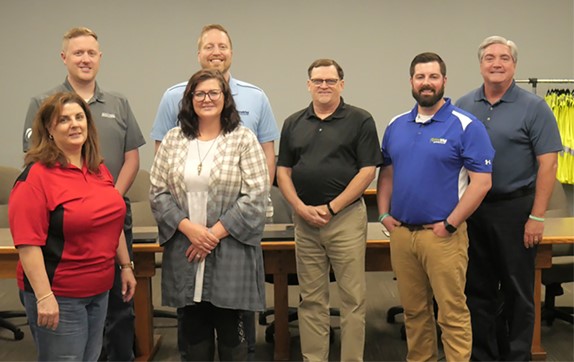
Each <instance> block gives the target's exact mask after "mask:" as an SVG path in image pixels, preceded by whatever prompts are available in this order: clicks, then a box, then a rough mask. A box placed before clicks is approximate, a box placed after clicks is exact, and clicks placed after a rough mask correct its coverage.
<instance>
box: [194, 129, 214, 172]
mask: <svg viewBox="0 0 574 362" xmlns="http://www.w3.org/2000/svg"><path fill="white" fill-rule="evenodd" d="M218 138H219V135H218V136H217V137H215V139H214V140H213V142H211V146H209V149H208V150H207V152H206V153H205V155H203V158H202V157H201V153H200V152H199V139H196V140H195V141H196V145H197V156H198V157H199V164H198V165H197V176H199V175H201V169H202V168H203V161H204V160H205V158H206V157H207V155H208V154H209V151H211V149H212V148H213V145H214V144H215V143H216V141H217V139H218Z"/></svg>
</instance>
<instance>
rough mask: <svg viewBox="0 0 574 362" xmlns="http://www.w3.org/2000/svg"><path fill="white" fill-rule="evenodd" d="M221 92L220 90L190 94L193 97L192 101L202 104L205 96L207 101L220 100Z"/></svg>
mask: <svg viewBox="0 0 574 362" xmlns="http://www.w3.org/2000/svg"><path fill="white" fill-rule="evenodd" d="M222 93H223V92H222V91H221V90H220V89H212V90H210V91H207V92H204V91H197V92H193V93H191V94H192V95H193V100H194V101H196V102H203V101H204V100H205V96H208V97H209V99H211V100H212V101H216V100H218V99H219V98H221V94H222Z"/></svg>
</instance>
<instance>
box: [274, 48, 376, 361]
mask: <svg viewBox="0 0 574 362" xmlns="http://www.w3.org/2000/svg"><path fill="white" fill-rule="evenodd" d="M308 76H309V79H308V80H307V89H308V90H309V92H310V93H311V98H312V102H311V104H310V105H309V106H308V107H307V108H305V109H303V110H301V111H299V112H296V113H294V114H293V115H291V116H290V117H288V118H287V119H286V120H285V123H284V125H283V130H282V131H281V142H280V144H279V159H278V162H277V182H278V184H279V188H280V189H281V192H282V193H283V195H284V196H285V198H286V199H287V201H288V202H289V203H290V204H291V206H292V208H293V210H294V220H293V222H294V224H295V245H296V256H297V276H298V278H299V286H300V291H301V302H300V304H299V310H298V314H299V332H300V335H301V352H302V353H303V359H304V360H305V361H327V360H328V359H329V358H328V354H329V322H330V320H329V273H330V269H331V268H332V269H333V271H334V273H335V279H336V281H337V285H338V288H339V295H340V298H341V357H340V359H341V360H342V361H362V360H363V348H364V342H365V307H366V306H365V293H366V286H365V248H366V239H367V211H366V207H365V203H364V201H363V198H362V195H363V192H364V191H365V189H366V188H367V187H368V186H369V184H370V183H371V182H372V181H373V179H374V178H375V173H376V168H377V167H378V166H379V165H380V164H381V162H382V157H381V152H380V149H379V141H378V137H377V129H376V127H375V121H374V120H373V117H372V116H371V115H370V114H369V113H368V112H367V111H365V110H363V109H360V108H357V107H353V106H351V105H349V104H346V103H345V102H344V101H343V98H342V97H341V92H342V91H343V88H344V85H345V81H344V80H343V69H342V68H341V67H340V66H339V64H337V62H335V61H334V60H331V59H318V60H316V61H314V62H313V63H312V64H311V66H310V67H309V69H308Z"/></svg>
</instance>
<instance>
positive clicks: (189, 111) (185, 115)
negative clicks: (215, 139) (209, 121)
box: [177, 69, 241, 139]
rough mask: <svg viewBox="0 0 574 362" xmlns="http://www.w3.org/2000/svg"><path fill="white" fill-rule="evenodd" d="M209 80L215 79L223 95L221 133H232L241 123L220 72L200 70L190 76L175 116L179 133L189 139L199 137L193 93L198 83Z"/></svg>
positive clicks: (229, 90)
mask: <svg viewBox="0 0 574 362" xmlns="http://www.w3.org/2000/svg"><path fill="white" fill-rule="evenodd" d="M209 79H217V81H218V82H219V86H220V87H221V91H222V93H223V101H224V103H223V110H222V111H221V116H220V117H221V118H220V122H221V130H222V131H223V133H224V134H225V133H229V132H231V131H233V130H234V129H236V128H237V127H238V126H239V123H240V122H241V118H240V117H239V112H237V109H236V108H235V101H234V100H233V97H232V96H231V89H230V88H229V84H228V83H227V82H226V81H225V78H223V75H222V74H221V72H220V71H218V70H213V69H202V70H200V71H198V72H197V73H195V74H194V75H192V76H191V78H190V79H189V82H188V83H187V87H186V88H185V93H184V94H183V99H182V101H181V111H180V112H179V114H178V115H177V119H178V121H179V125H180V126H181V131H182V132H183V134H184V135H185V136H186V137H188V138H191V139H194V138H197V137H198V136H199V118H198V116H197V113H195V109H194V108H193V92H194V91H195V88H197V85H198V84H199V83H201V82H204V81H206V80H209Z"/></svg>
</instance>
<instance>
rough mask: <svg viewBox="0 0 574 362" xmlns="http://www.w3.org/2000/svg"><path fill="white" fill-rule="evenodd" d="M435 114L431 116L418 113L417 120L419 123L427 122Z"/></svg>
mask: <svg viewBox="0 0 574 362" xmlns="http://www.w3.org/2000/svg"><path fill="white" fill-rule="evenodd" d="M433 116H434V114H431V115H430V116H428V115H426V114H420V113H419V114H417V118H416V119H415V122H417V123H427V122H428V121H430V120H431V119H432V117H433Z"/></svg>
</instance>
